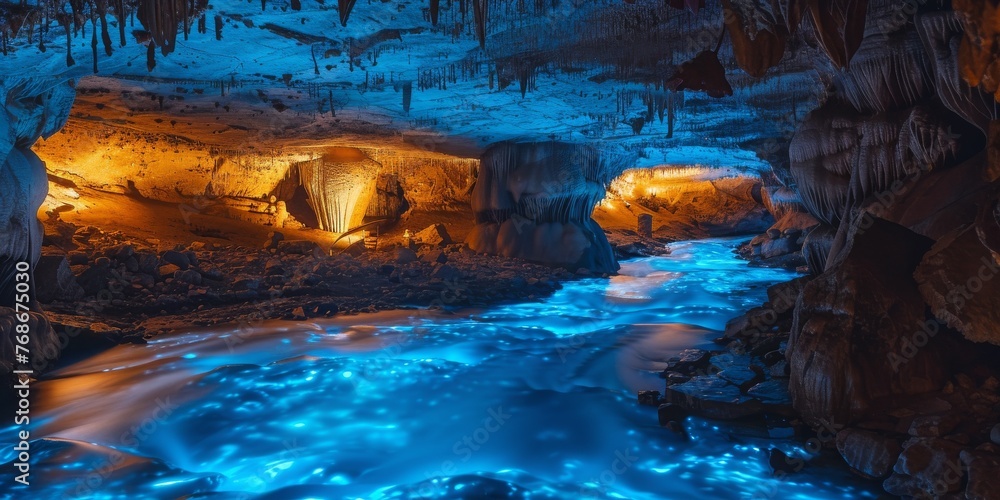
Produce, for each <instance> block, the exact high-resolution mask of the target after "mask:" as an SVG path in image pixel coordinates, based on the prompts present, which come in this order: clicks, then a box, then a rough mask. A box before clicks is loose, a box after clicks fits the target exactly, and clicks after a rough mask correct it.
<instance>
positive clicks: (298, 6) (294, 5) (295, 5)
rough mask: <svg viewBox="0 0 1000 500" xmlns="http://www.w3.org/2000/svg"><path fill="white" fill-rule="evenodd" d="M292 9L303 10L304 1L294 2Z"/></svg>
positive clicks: (292, 2) (293, 0)
mask: <svg viewBox="0 0 1000 500" xmlns="http://www.w3.org/2000/svg"><path fill="white" fill-rule="evenodd" d="M290 7H291V8H292V10H302V0H292V1H291V5H290Z"/></svg>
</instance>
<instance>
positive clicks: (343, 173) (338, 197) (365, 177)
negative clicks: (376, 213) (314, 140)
mask: <svg viewBox="0 0 1000 500" xmlns="http://www.w3.org/2000/svg"><path fill="white" fill-rule="evenodd" d="M379 167H380V165H379V164H378V163H376V162H375V161H373V160H372V159H371V158H368V157H367V156H365V154H364V153H362V152H361V151H358V150H356V149H349V148H335V149H331V150H328V151H326V152H325V153H324V154H323V156H321V157H320V158H319V159H316V160H312V161H310V162H306V163H300V164H298V171H299V179H300V182H301V184H302V186H304V187H305V189H306V193H307V194H308V196H309V204H310V206H311V207H312V208H313V211H314V212H315V213H316V217H317V218H318V219H319V226H320V229H324V230H327V231H332V232H334V233H343V232H346V231H347V230H348V229H352V228H355V227H358V226H360V225H361V222H362V221H363V220H364V217H365V210H366V209H367V208H368V204H369V202H370V201H371V199H372V197H373V196H374V194H375V181H376V179H378V174H379Z"/></svg>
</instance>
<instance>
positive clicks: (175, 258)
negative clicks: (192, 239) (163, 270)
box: [160, 250, 191, 271]
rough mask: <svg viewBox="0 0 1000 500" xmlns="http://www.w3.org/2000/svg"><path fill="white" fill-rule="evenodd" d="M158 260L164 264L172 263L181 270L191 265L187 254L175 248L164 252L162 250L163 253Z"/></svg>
mask: <svg viewBox="0 0 1000 500" xmlns="http://www.w3.org/2000/svg"><path fill="white" fill-rule="evenodd" d="M160 260H161V261H163V262H164V263H166V264H173V265H175V266H177V267H178V268H180V269H181V270H182V271H183V270H185V269H187V268H188V267H190V266H191V261H189V260H188V257H187V255H185V254H184V253H182V252H178V251H176V250H167V251H166V252H163V255H162V256H160Z"/></svg>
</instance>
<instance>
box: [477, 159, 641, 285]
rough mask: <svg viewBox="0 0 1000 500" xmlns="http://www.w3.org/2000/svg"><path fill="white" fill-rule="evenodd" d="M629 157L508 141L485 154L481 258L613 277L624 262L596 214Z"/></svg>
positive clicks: (481, 181) (480, 208) (481, 172)
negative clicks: (492, 256)
mask: <svg viewBox="0 0 1000 500" xmlns="http://www.w3.org/2000/svg"><path fill="white" fill-rule="evenodd" d="M627 166H628V163H627V161H626V158H622V157H610V156H608V155H606V154H604V155H602V154H601V152H600V151H598V150H596V149H594V148H590V147H584V146H578V145H572V144H561V143H502V144H497V145H495V146H492V147H490V148H489V149H488V150H486V152H485V153H483V157H482V160H481V163H480V167H479V177H478V180H477V181H476V186H475V188H474V189H473V191H472V210H473V212H474V214H475V217H476V227H475V229H474V230H473V232H472V233H471V234H470V235H469V238H468V241H467V242H468V244H469V246H470V247H471V248H472V249H473V250H475V251H478V252H485V253H491V254H498V255H503V256H505V257H518V258H522V259H526V260H530V261H536V262H544V263H547V264H556V265H560V266H565V267H567V268H569V269H571V270H576V269H579V268H583V269H586V270H588V271H593V272H597V273H613V272H615V271H617V270H618V267H619V266H618V262H617V261H616V260H615V256H614V252H612V250H611V245H610V244H609V243H608V239H607V237H605V235H604V231H603V230H602V229H601V227H600V226H599V225H598V224H597V223H596V222H594V220H593V219H592V218H591V214H592V212H593V210H594V206H595V205H597V203H598V202H599V201H601V199H603V198H604V195H605V190H606V188H607V186H608V184H610V183H611V181H612V180H613V179H614V178H615V177H617V176H618V175H619V174H620V173H621V172H622V171H624V169H625V168H626V167H627Z"/></svg>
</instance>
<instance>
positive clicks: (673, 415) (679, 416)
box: [656, 393, 688, 427]
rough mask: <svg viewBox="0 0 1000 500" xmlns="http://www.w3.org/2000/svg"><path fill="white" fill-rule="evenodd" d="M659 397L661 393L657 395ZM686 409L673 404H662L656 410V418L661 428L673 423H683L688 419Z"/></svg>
mask: <svg viewBox="0 0 1000 500" xmlns="http://www.w3.org/2000/svg"><path fill="white" fill-rule="evenodd" d="M657 396H659V393H657ZM687 416H688V415H687V412H686V411H684V408H681V407H680V406H679V405H676V404H673V403H666V404H661V405H659V406H658V407H657V409H656V417H657V419H658V420H659V422H660V427H666V426H668V425H669V424H670V423H671V422H683V421H684V419H685V418H687Z"/></svg>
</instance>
